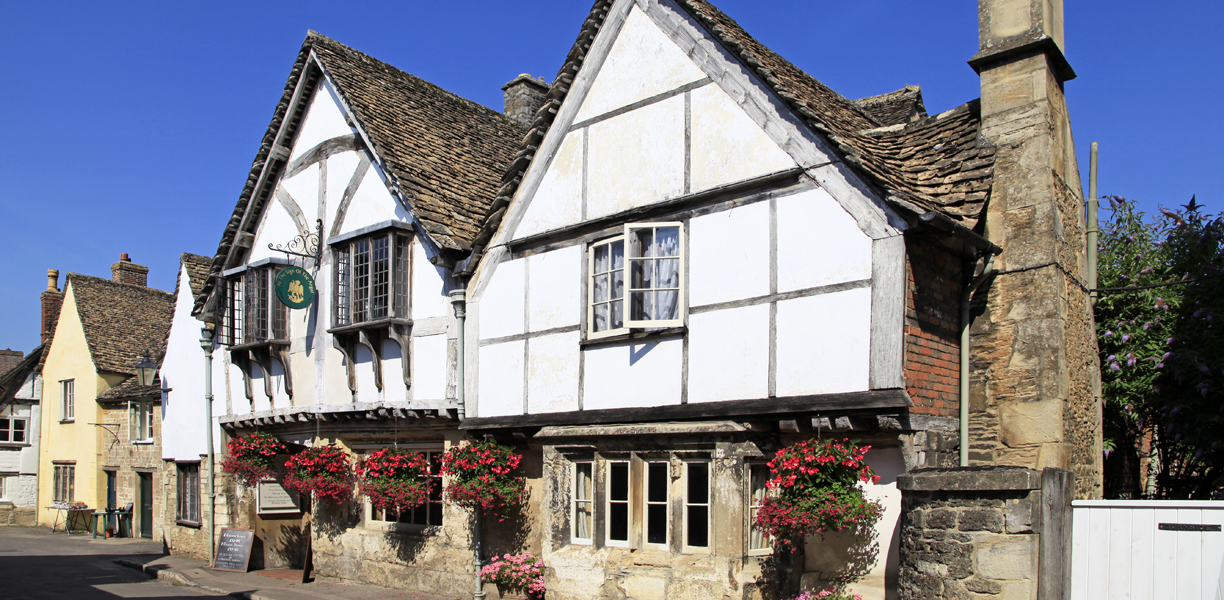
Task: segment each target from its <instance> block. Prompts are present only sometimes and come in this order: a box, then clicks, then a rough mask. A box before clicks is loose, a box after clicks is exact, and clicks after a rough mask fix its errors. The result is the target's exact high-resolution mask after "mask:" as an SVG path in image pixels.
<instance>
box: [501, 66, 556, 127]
mask: <svg viewBox="0 0 1224 600" xmlns="http://www.w3.org/2000/svg"><path fill="white" fill-rule="evenodd" d="M502 91H503V92H505V93H506V116H507V117H510V118H511V119H513V120H515V121H518V122H519V123H520V124H522V125H523V126H524V127H527V126H530V125H531V122H532V120H534V119H535V114H536V112H537V111H539V110H540V107H541V106H544V96H545V95H547V94H548V82H546V81H544V78H543V77H532V76H531V75H528V74H526V73H523V74H521V75H519V76H518V77H515V78H514V81H511V82H510V83H507V84H506V85H503V86H502Z"/></svg>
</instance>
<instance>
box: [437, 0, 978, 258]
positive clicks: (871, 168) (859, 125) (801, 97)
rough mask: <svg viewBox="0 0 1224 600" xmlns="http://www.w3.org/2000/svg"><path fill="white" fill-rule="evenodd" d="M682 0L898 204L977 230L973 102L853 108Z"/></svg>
mask: <svg viewBox="0 0 1224 600" xmlns="http://www.w3.org/2000/svg"><path fill="white" fill-rule="evenodd" d="M677 3H678V4H679V5H680V6H681V7H682V8H683V9H684V10H686V11H687V12H688V13H689V14H691V15H692V16H693V18H695V19H696V20H697V21H698V22H700V23H701V24H702V26H704V27H705V28H706V29H708V30H709V31H710V32H711V33H712V34H713V35H714V36H715V37H716V38H718V40H719V41H720V42H722V44H723V45H724V46H725V47H726V48H727V49H728V50H730V51H731V52H732V53H733V54H735V55H736V56H737V57H738V58H739V59H740V60H741V61H743V63H744V64H746V65H748V66H749V67H750V68H752V69H753V70H754V71H755V73H756V75H757V76H758V77H760V78H761V79H763V80H764V81H765V82H766V84H767V85H769V87H770V88H771V89H772V90H773V91H774V93H776V94H777V95H778V97H780V98H781V99H782V100H783V101H784V102H786V103H787V105H788V106H789V107H790V108H791V110H793V111H795V113H796V114H798V115H800V117H802V118H803V119H804V121H805V122H806V123H807V125H808V126H809V127H811V128H812V129H813V130H814V131H816V132H818V133H820V134H822V135H823V136H824V137H825V138H826V139H828V140H829V141H830V142H831V143H833V145H834V146H835V147H836V148H837V149H838V150H839V151H840V152H841V153H842V155H843V157H844V158H845V160H846V162H848V163H849V164H851V165H853V166H854V167H856V168H857V169H858V170H859V172H860V173H863V174H864V175H866V176H867V177H868V179H869V180H870V181H871V182H873V183H875V184H876V185H878V186H879V187H880V188H882V189H883V190H884V192H885V196H886V197H887V199H888V200H889V201H891V202H892V203H893V204H894V205H899V206H901V207H902V208H905V209H906V210H908V211H910V212H913V213H917V214H922V213H925V212H928V211H939V212H941V213H943V214H945V215H947V216H948V217H950V218H952V219H954V220H956V221H958V222H961V224H963V225H965V226H966V227H969V228H973V227H975V226H976V225H977V224H978V218H979V217H980V216H981V212H982V209H983V207H984V206H985V204H986V198H987V196H988V194H989V192H990V183H991V175H992V173H993V167H994V148H993V147H992V146H990V144H989V143H987V142H986V141H985V140H984V138H981V137H980V136H979V135H978V129H979V126H980V119H979V114H980V113H979V108H978V102H977V101H976V100H975V101H973V102H970V103H967V104H965V105H962V106H960V107H957V108H955V109H953V110H951V111H948V112H947V113H943V114H942V115H937V116H936V117H928V116H927V115H926V108H925V106H923V104H922V95H921V90H920V89H918V88H917V86H906V87H905V88H904V89H902V90H899V91H898V92H892V93H890V94H884V95H883V96H876V97H872V98H864V99H863V100H860V101H859V102H854V101H851V100H848V99H846V98H845V97H844V96H842V95H841V94H838V93H837V92H835V91H833V90H832V89H829V87H828V86H826V85H824V84H823V83H821V82H819V81H817V80H816V78H814V77H812V76H811V75H809V74H807V73H806V72H804V71H803V70H802V69H800V68H799V67H796V66H795V65H794V64H792V63H791V62H790V61H788V60H786V59H785V58H782V57H781V56H779V55H778V54H777V53H775V52H774V51H773V50H770V49H769V48H767V47H766V46H765V45H764V44H761V43H760V42H759V41H757V40H756V39H755V38H753V37H752V36H751V35H748V32H746V31H744V29H743V28H742V27H740V26H739V24H738V23H736V22H735V21H734V20H732V19H731V18H730V17H728V16H727V15H726V14H724V13H723V12H722V11H720V10H718V9H717V8H716V7H714V6H713V5H712V4H710V3H709V2H706V1H704V0H677ZM611 5H612V1H611V0H596V2H595V4H594V6H593V7H592V8H591V12H590V14H589V15H588V16H587V19H586V21H585V22H584V23H583V25H582V29H581V30H580V31H579V33H578V39H577V40H576V41H575V42H574V45H573V47H571V49H570V51H569V55H568V56H567V57H566V60H565V64H564V65H563V66H562V67H561V70H560V72H558V73H557V79H556V80H555V81H554V82H553V84H552V87H551V88H550V90H549V92H548V96H547V100H548V101H547V102H545V104H544V106H543V107H541V108H540V111H539V112H538V113H537V114H536V117H535V121H534V122H533V123H532V125H531V128H530V130H529V131H528V133H527V136H526V137H525V138H524V139H523V143H522V146H521V147H520V149H519V153H518V154H517V155H515V158H514V162H513V163H511V167H510V169H508V170H507V172H506V173H505V175H504V176H503V177H502V181H501V184H502V187H501V189H499V190H498V192H497V195H498V196H497V198H496V199H495V200H494V201H493V205H492V206H491V209H490V212H489V215H488V217H487V218H486V219H485V223H484V225H482V226H481V230H480V233H478V234H477V235H476V239H475V241H474V242H473V250H474V253H475V254H479V253H480V252H481V251H482V250H483V249H484V246H485V245H486V244H488V241H489V240H490V239H491V238H492V237H493V234H494V233H495V232H496V231H497V227H498V226H499V225H500V224H501V220H502V217H503V216H505V212H506V207H507V206H508V205H509V204H510V199H511V198H512V197H513V196H514V193H515V191H517V189H518V186H519V183H520V182H521V181H522V178H523V174H524V173H525V172H526V170H527V167H528V166H529V165H530V164H531V160H532V158H534V155H535V151H536V149H537V148H538V147H539V144H540V143H541V142H542V141H543V139H544V136H545V135H546V134H547V133H548V129H549V127H550V126H551V125H552V121H553V119H554V118H555V117H556V115H557V111H558V109H559V108H560V106H561V103H562V102H563V101H564V100H565V97H566V95H567V94H568V93H569V88H570V86H571V85H572V84H573V82H574V76H575V75H576V74H577V73H578V71H579V69H581V68H582V63H583V61H584V60H585V58H586V53H587V51H588V50H589V49H590V47H591V43H592V41H593V40H594V39H595V35H596V34H597V33H598V32H599V29H600V27H602V25H603V22H604V19H605V18H606V17H607V14H608V10H609V8H611ZM911 87H913V88H914V90H913V92H911V91H910V88H911ZM885 97H888V98H885ZM873 99H874V100H875V101H874V102H872V100H873ZM864 104H866V106H864ZM869 109H870V110H869ZM903 109H904V110H905V111H910V110H912V111H913V113H914V114H915V115H916V116H918V117H919V118H918V119H917V120H915V121H913V122H908V121H907V122H904V123H908V124H902V123H903V122H901V121H898V118H899V117H898V113H900V112H902V110H903ZM877 113H878V114H877ZM476 263H477V260H475V259H473V260H472V261H471V263H470V264H469V265H468V266H467V267H466V268H465V269H464V270H463V272H462V273H461V274H462V275H470V274H471V273H472V272H473V271H474V270H475V268H476Z"/></svg>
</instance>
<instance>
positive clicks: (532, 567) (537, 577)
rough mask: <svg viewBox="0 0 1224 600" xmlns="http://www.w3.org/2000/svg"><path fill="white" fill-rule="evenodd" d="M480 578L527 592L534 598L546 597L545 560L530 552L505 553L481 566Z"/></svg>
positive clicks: (486, 581)
mask: <svg viewBox="0 0 1224 600" xmlns="http://www.w3.org/2000/svg"><path fill="white" fill-rule="evenodd" d="M480 580H481V581H482V582H484V583H493V584H496V585H498V586H500V587H502V588H510V589H517V590H522V591H523V592H526V594H527V595H528V596H529V597H531V598H533V599H542V598H544V561H543V560H540V558H539V557H537V556H536V555H534V554H532V553H530V552H524V553H522V554H514V555H511V554H503V555H502V557H501V558H498V557H496V556H494V557H493V561H492V562H490V563H489V564H487V565H485V566H483V567H481V568H480Z"/></svg>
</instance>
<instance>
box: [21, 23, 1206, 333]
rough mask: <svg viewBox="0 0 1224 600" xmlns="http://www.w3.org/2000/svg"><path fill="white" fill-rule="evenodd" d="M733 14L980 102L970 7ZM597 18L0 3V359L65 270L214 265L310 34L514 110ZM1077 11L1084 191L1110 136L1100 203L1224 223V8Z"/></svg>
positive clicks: (762, 32)
mask: <svg viewBox="0 0 1224 600" xmlns="http://www.w3.org/2000/svg"><path fill="white" fill-rule="evenodd" d="M715 4H717V5H718V6H719V8H721V9H723V10H724V11H725V12H727V13H728V14H730V15H731V16H732V17H733V18H735V19H736V20H737V21H739V22H740V24H741V25H743V26H744V27H745V28H746V29H747V30H748V31H749V32H750V33H752V34H753V35H754V36H756V37H757V38H758V39H760V40H761V41H763V42H764V43H765V44H766V45H768V46H770V47H771V48H773V49H774V50H775V51H777V52H778V53H780V54H781V55H783V56H785V57H787V58H788V59H790V60H791V61H792V62H794V63H796V64H797V65H799V66H800V67H801V68H803V69H805V70H806V71H808V72H809V73H811V74H812V75H814V76H815V77H816V78H817V79H820V80H821V81H823V82H824V83H826V84H828V85H829V86H830V87H832V88H833V89H835V90H837V91H838V92H840V93H842V94H843V95H845V96H847V97H850V98H858V97H862V96H868V95H873V94H879V93H883V92H887V91H891V90H895V89H897V88H899V87H901V86H902V85H905V84H919V85H921V86H922V87H923V94H924V96H925V99H926V104H927V108H928V110H929V111H930V112H932V113H935V112H939V111H943V110H947V109H950V108H952V107H954V106H957V105H959V104H961V103H963V102H966V101H968V100H970V99H973V98H976V97H978V95H979V92H978V79H977V76H976V75H975V74H974V72H973V70H972V69H970V68H969V67H968V66H967V65H966V64H965V61H966V60H967V59H968V58H969V57H970V56H972V55H973V54H974V52H976V50H977V10H976V6H975V3H973V2H969V1H965V0H962V1H959V2H944V1H939V2H909V1H906V2H902V1H892V0H888V1H886V0H858V1H855V2H831V1H825V0H772V1H769V2H761V1H759V0H758V1H755V2H753V1H750V0H721V1H716V2H715ZM589 8H590V3H589V2H588V1H587V0H570V1H566V2H556V1H552V2H540V1H522V2H496V3H495V2H487V1H485V0H477V1H471V2H451V3H446V2H415V1H411V0H409V1H403V0H400V1H397V2H317V1H310V2H273V1H265V2H241V3H239V2H225V3H184V2H157V3H152V2H149V3H132V2H117V3H98V2H90V3H62V2H15V1H12V0H0V115H3V117H2V118H0V127H2V128H3V133H4V142H3V143H2V144H0V240H3V244H4V249H5V253H6V258H7V260H5V261H4V262H3V266H2V267H0V269H3V271H2V279H0V281H3V283H0V315H3V317H2V318H0V348H4V347H12V348H13V349H20V350H26V351H28V350H29V349H31V348H33V347H34V346H35V345H37V344H38V311H39V303H38V295H39V293H40V292H41V291H42V290H43V289H44V288H45V286H46V271H47V269H48V268H57V269H59V270H60V272H61V273H67V272H69V271H72V272H78V273H84V274H88V275H96V276H100V277H109V275H110V269H109V267H110V265H111V264H112V263H114V262H115V261H116V260H117V259H118V257H119V253H120V252H127V253H129V254H131V256H132V258H133V260H134V261H135V262H137V263H139V264H143V265H147V266H149V267H150V274H149V283H150V285H151V286H153V287H157V288H161V289H165V290H173V289H174V277H175V274H176V272H177V268H178V257H179V254H180V253H181V252H193V253H197V254H205V255H209V256H211V255H212V254H213V253H214V251H215V250H216V246H217V241H218V240H219V238H220V234H221V229H222V227H223V226H224V224H225V222H226V220H227V219H228V217H229V215H230V213H231V212H232V210H233V207H234V203H235V201H236V200H237V198H238V194H239V192H240V191H241V189H242V185H243V183H244V180H245V177H246V174H247V171H248V169H249V168H250V164H251V160H252V159H253V158H254V156H255V151H256V149H257V147H258V144H259V141H260V139H261V136H262V135H263V131H264V129H265V128H266V127H267V124H268V120H269V119H270V117H271V114H272V110H273V108H274V107H275V104H276V102H277V100H278V99H279V97H280V92H281V89H282V88H283V86H284V82H285V79H286V77H287V76H288V72H289V68H290V66H291V65H292V63H293V60H294V58H295V56H296V53H297V50H298V48H299V46H300V45H301V42H302V38H303V37H304V36H305V34H306V30H307V29H315V30H317V31H319V32H321V33H324V34H326V35H328V36H330V37H332V38H335V39H336V40H339V41H341V42H343V43H345V44H348V45H350V46H353V47H355V48H357V49H359V50H362V51H364V52H367V53H369V54H371V55H373V56H375V57H377V58H379V59H381V60H384V61H386V62H389V63H391V64H393V65H395V66H397V67H399V68H401V69H404V70H405V71H408V72H410V73H413V74H415V75H418V76H420V77H423V78H425V79H427V80H429V81H431V82H433V83H436V84H438V85H440V86H442V87H444V88H446V89H449V90H451V91H453V92H455V93H457V94H460V95H462V96H465V97H467V98H470V99H472V100H475V101H477V102H480V103H482V104H485V105H487V106H490V107H493V108H496V109H499V110H500V108H501V102H502V99H501V90H500V89H499V88H500V87H501V85H502V84H503V83H505V82H506V81H509V80H510V79H512V78H513V77H514V76H515V75H517V74H518V73H522V72H527V73H531V74H533V75H543V76H545V77H546V78H548V79H549V80H551V79H552V77H553V76H554V75H555V74H556V71H557V69H558V68H559V67H560V64H561V61H562V60H563V59H564V57H565V53H566V52H567V51H568V49H569V47H570V45H571V44H572V42H573V39H574V36H575V35H576V34H577V32H578V28H579V27H580V25H581V23H582V20H583V19H584V17H585V15H586V12H587V10H588V9H589ZM1066 11H1067V14H1066V39H1067V48H1066V50H1067V55H1068V58H1069V60H1070V61H1071V64H1072V66H1073V67H1074V68H1075V69H1076V71H1077V72H1078V74H1079V78H1078V79H1076V80H1074V81H1071V82H1069V83H1068V84H1067V87H1066V89H1067V97H1068V101H1069V103H1070V109H1071V119H1072V125H1073V127H1074V132H1075V139H1076V142H1077V153H1078V155H1079V158H1080V166H1081V170H1082V172H1083V174H1084V180H1085V187H1086V186H1087V170H1088V144H1089V142H1091V141H1093V140H1096V141H1099V142H1100V143H1101V168H1100V179H1101V193H1103V194H1105V193H1109V194H1120V195H1124V196H1127V197H1133V198H1139V199H1141V200H1142V205H1143V206H1144V207H1145V208H1147V209H1148V210H1152V209H1154V208H1155V207H1156V206H1157V205H1158V204H1164V205H1173V204H1182V203H1184V202H1185V201H1186V200H1187V199H1189V197H1190V195H1191V194H1197V195H1198V198H1199V201H1200V202H1205V203H1206V204H1207V208H1208V209H1209V210H1212V211H1219V210H1221V209H1224V198H1221V194H1220V191H1221V185H1220V172H1221V167H1224V150H1222V146H1221V145H1220V144H1219V143H1217V142H1216V138H1218V137H1219V136H1220V134H1221V133H1224V111H1222V110H1220V109H1219V106H1218V105H1219V103H1220V98H1222V97H1224V77H1220V73H1221V69H1220V65H1221V64H1224V44H1221V43H1220V42H1219V37H1220V24H1221V23H1224V3H1221V2H1205V1H1204V2H1169V3H1159V4H1157V3H1151V2H1145V3H1142V4H1141V3H1139V2H1136V1H1133V0H1115V1H1113V2H1104V1H1091V2H1089V1H1084V0H1067V2H1066ZM1085 191H1086V190H1085ZM61 285H62V277H61Z"/></svg>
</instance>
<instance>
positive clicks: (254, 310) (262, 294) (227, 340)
mask: <svg viewBox="0 0 1224 600" xmlns="http://www.w3.org/2000/svg"><path fill="white" fill-rule="evenodd" d="M287 266H288V265H283V264H280V263H271V264H265V265H260V266H258V267H251V268H248V269H246V270H244V271H242V272H240V273H237V274H235V275H233V276H231V277H227V278H225V279H223V280H222V295H221V299H220V304H221V308H220V313H221V316H220V319H219V321H220V326H221V327H220V329H221V331H220V334H219V336H218V337H219V339H218V342H219V343H220V344H221V345H222V346H247V345H253V344H266V343H270V342H282V343H285V342H288V340H289V307H288V306H285V304H284V303H283V302H281V301H280V299H279V298H277V296H276V276H277V274H278V273H280V272H281V271H282V270H284V269H285V267H287Z"/></svg>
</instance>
